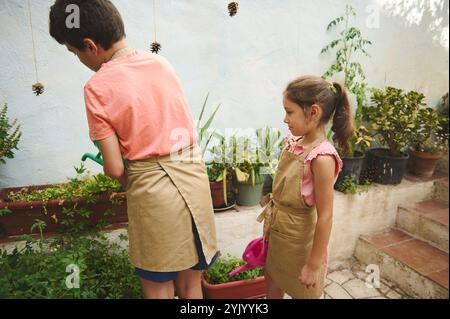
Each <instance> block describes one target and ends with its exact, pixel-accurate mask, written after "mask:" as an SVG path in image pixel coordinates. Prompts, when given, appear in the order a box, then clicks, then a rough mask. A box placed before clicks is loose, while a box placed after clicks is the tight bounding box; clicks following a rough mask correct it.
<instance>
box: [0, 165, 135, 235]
mask: <svg viewBox="0 0 450 319" xmlns="http://www.w3.org/2000/svg"><path fill="white" fill-rule="evenodd" d="M75 169H76V171H77V176H76V177H75V178H71V179H70V180H69V182H68V183H64V184H56V185H37V186H29V187H15V188H4V189H0V230H1V231H0V237H8V236H18V235H24V234H30V233H38V229H37V228H36V227H33V225H34V224H35V222H36V220H40V221H42V222H44V223H45V225H46V227H45V231H46V232H59V231H63V232H67V231H76V232H78V231H79V232H82V231H83V230H89V229H92V228H93V227H94V226H95V227H97V226H98V227H105V226H106V223H111V224H116V223H126V222H127V221H128V217H127V210H126V197H125V193H124V192H122V189H121V185H120V183H119V182H118V181H115V180H112V179H111V178H109V177H108V176H105V175H103V174H98V175H95V176H91V175H89V174H87V173H86V174H85V172H86V170H85V168H84V166H83V165H81V167H80V168H75ZM91 226H92V227H91Z"/></svg>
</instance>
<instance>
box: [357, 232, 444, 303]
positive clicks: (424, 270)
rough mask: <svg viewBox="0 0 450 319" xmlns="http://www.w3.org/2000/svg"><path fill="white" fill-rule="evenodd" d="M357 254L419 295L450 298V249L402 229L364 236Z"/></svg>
mask: <svg viewBox="0 0 450 319" xmlns="http://www.w3.org/2000/svg"><path fill="white" fill-rule="evenodd" d="M355 257H356V259H358V260H359V261H360V262H362V263H365V264H368V265H375V266H377V267H378V269H379V275H380V276H381V277H382V278H386V279H388V280H390V281H392V282H394V283H395V284H396V285H398V287H399V288H400V289H402V290H403V291H405V292H406V293H407V294H408V295H410V296H413V297H416V298H427V299H429V298H442V299H446V298H449V293H448V286H449V284H448V253H446V252H444V251H442V250H440V249H438V248H436V247H433V246H431V245H429V244H428V243H426V242H424V241H421V240H419V239H416V238H414V237H412V236H410V235H408V234H406V233H404V232H402V231H401V230H399V229H395V228H394V229H389V230H386V231H384V232H382V233H377V234H373V235H368V236H361V237H360V238H359V240H358V243H357V244H356V249H355Z"/></svg>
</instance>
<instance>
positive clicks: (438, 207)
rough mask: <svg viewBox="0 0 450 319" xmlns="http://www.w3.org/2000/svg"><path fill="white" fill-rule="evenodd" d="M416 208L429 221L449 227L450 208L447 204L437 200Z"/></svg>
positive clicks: (418, 205) (422, 203)
mask: <svg viewBox="0 0 450 319" xmlns="http://www.w3.org/2000/svg"><path fill="white" fill-rule="evenodd" d="M414 208H415V209H416V210H417V211H418V212H419V213H421V214H422V215H423V216H426V217H427V218H429V219H432V220H434V221H436V222H438V223H441V224H443V225H445V226H448V224H449V223H448V220H449V208H448V205H447V204H445V203H442V202H439V201H435V200H427V201H423V202H420V203H418V204H416V205H415V207H414Z"/></svg>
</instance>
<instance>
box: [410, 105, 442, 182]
mask: <svg viewBox="0 0 450 319" xmlns="http://www.w3.org/2000/svg"><path fill="white" fill-rule="evenodd" d="M446 121H448V118H444V117H441V116H440V115H439V114H438V113H437V111H436V110H435V109H433V108H430V107H428V108H423V109H420V111H419V114H418V117H417V122H418V123H417V125H416V128H417V129H416V132H415V134H414V136H413V143H412V146H411V148H410V149H409V155H410V159H409V162H408V171H409V172H410V173H411V174H413V175H416V176H419V177H430V176H432V175H433V174H434V170H435V168H436V164H437V163H438V161H439V160H441V159H442V158H444V156H445V154H446V152H447V151H448V131H445V130H444V125H445V122H446Z"/></svg>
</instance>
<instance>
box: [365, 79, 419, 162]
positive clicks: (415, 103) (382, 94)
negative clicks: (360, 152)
mask: <svg viewBox="0 0 450 319" xmlns="http://www.w3.org/2000/svg"><path fill="white" fill-rule="evenodd" d="M371 91H372V97H371V101H372V105H371V106H370V107H364V119H365V120H366V121H368V122H369V123H370V125H371V129H372V130H373V131H374V135H375V136H379V137H381V143H382V144H384V145H387V146H388V148H389V153H390V155H391V156H394V157H399V156H401V153H402V151H404V150H405V149H406V148H407V147H408V146H409V145H410V144H411V142H412V141H413V140H414V134H416V132H417V128H418V126H419V121H418V120H419V112H420V109H421V107H423V106H425V103H424V98H425V96H424V95H423V94H421V93H418V92H415V91H410V92H407V93H405V92H404V91H403V90H401V89H397V88H394V87H387V88H386V89H385V90H380V89H372V90H371Z"/></svg>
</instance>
